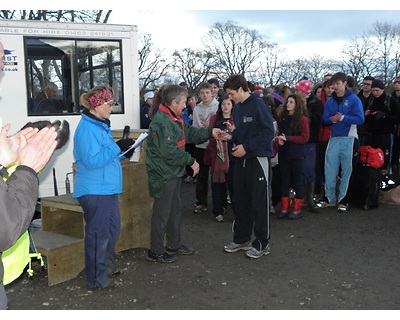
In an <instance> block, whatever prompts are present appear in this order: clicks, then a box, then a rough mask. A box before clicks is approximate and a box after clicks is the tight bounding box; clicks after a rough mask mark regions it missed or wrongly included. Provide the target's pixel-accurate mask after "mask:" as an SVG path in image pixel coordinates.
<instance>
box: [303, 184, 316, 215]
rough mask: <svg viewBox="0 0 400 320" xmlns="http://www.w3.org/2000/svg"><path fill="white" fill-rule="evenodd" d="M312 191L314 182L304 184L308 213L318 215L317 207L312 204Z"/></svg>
mask: <svg viewBox="0 0 400 320" xmlns="http://www.w3.org/2000/svg"><path fill="white" fill-rule="evenodd" d="M314 189H315V182H306V188H305V191H306V201H307V206H308V211H310V212H314V213H318V207H317V206H316V205H315V202H314Z"/></svg>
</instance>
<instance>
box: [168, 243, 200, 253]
mask: <svg viewBox="0 0 400 320" xmlns="http://www.w3.org/2000/svg"><path fill="white" fill-rule="evenodd" d="M165 249H166V250H167V252H168V253H171V254H182V255H189V254H193V253H194V250H193V248H188V247H186V246H185V245H181V246H180V247H179V248H178V249H171V248H168V247H166V248H165Z"/></svg>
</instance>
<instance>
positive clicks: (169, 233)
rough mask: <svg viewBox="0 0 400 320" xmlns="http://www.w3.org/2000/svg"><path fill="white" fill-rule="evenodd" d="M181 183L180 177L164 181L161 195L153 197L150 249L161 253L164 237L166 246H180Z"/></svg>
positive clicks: (163, 249) (173, 247) (175, 247)
mask: <svg viewBox="0 0 400 320" xmlns="http://www.w3.org/2000/svg"><path fill="white" fill-rule="evenodd" d="M181 184H182V180H181V179H180V178H175V179H170V180H167V181H165V184H164V188H163V192H162V194H163V195H162V197H161V198H154V203H153V215H152V217H151V230H150V251H151V252H153V253H155V254H163V253H164V252H165V248H164V238H165V236H166V237H167V246H168V247H169V248H171V249H177V248H179V247H180V246H181V224H182V208H181Z"/></svg>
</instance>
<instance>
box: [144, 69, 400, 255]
mask: <svg viewBox="0 0 400 320" xmlns="http://www.w3.org/2000/svg"><path fill="white" fill-rule="evenodd" d="M354 82H355V81H354V78H353V77H350V76H348V75H346V74H345V73H342V72H337V73H335V74H327V75H326V76H325V77H324V79H323V81H321V82H320V83H315V84H312V83H311V82H310V81H309V80H308V79H307V78H306V77H304V78H302V79H300V80H299V81H298V82H297V83H296V85H295V87H294V88H293V89H290V88H289V87H288V86H286V85H284V84H279V85H277V86H276V87H274V88H268V89H264V88H263V87H262V86H260V85H254V84H252V83H251V82H249V81H247V80H246V79H245V78H244V77H242V76H239V75H233V76H231V77H230V78H229V79H227V80H226V82H225V83H224V85H223V89H221V88H220V85H219V82H218V80H217V79H215V78H213V79H210V80H209V81H208V82H204V83H202V84H200V86H199V87H198V90H197V93H191V94H190V96H189V94H188V93H187V92H186V93H185V94H186V97H189V99H187V100H188V101H189V103H188V104H187V105H186V106H185V108H183V109H182V119H184V121H183V122H184V123H185V126H186V125H187V128H192V127H193V128H209V129H211V128H214V129H218V130H220V134H219V135H217V137H215V136H213V137H210V138H209V139H206V140H204V141H203V142H202V143H198V144H196V145H195V147H194V150H193V149H190V146H193V144H192V142H191V141H189V139H188V138H187V134H186V130H188V129H187V128H186V127H185V130H184V131H185V134H184V136H185V137H186V140H185V148H183V147H182V146H180V147H181V148H182V150H181V151H182V152H184V151H185V157H190V159H191V160H190V161H189V162H188V163H186V164H185V167H186V170H184V171H182V174H181V175H180V178H181V179H182V180H183V181H185V182H187V183H190V182H191V181H195V183H196V198H195V199H194V202H195V208H194V213H196V214H201V213H204V212H206V211H208V210H209V207H210V208H211V207H212V212H213V215H214V218H215V220H216V221H217V222H223V221H224V215H225V213H226V212H227V207H228V206H229V205H231V206H232V209H233V213H234V218H235V223H234V226H233V231H234V237H233V242H231V243H230V244H228V245H226V246H225V247H224V250H225V251H226V252H236V251H238V250H246V255H247V256H248V257H251V258H259V257H261V256H263V255H266V254H268V253H269V238H270V235H269V219H270V213H275V212H276V217H277V218H278V219H284V218H286V219H291V220H297V219H299V218H301V217H302V216H303V214H304V208H307V209H308V211H309V212H314V213H317V212H320V211H321V210H323V209H324V208H327V207H335V208H336V210H337V211H338V212H346V211H347V210H348V208H349V204H350V203H351V202H352V201H351V200H352V199H351V197H352V188H355V187H356V184H355V181H354V176H353V171H354V168H355V167H356V166H357V163H358V161H359V158H358V148H359V147H360V146H361V145H371V146H372V147H373V148H380V149H382V150H383V153H384V155H385V161H384V165H383V166H382V167H381V168H379V170H380V172H381V174H388V173H391V174H398V173H399V145H400V143H399V142H400V138H399V137H400V126H399V124H400V77H397V78H396V79H395V81H394V91H393V92H392V94H389V93H388V92H385V89H387V88H386V87H385V85H384V83H383V81H382V80H380V79H375V78H374V77H372V76H366V77H365V78H364V80H363V83H362V88H361V90H359V89H358V88H357V86H356V85H355V83H354ZM185 85H186V84H185ZM180 86H182V85H181V84H180ZM182 87H183V86H182ZM186 87H187V86H186ZM156 95H157V94H156ZM162 101H165V100H162ZM163 107H165V106H163ZM167 108H168V107H167ZM168 110H169V111H170V109H169V108H168ZM173 117H176V119H175V120H174V121H178V120H177V119H180V118H181V117H180V116H179V115H178V114H176V113H173V116H172V117H171V116H170V118H171V119H172V118H173ZM152 129H153V130H154V128H152V124H151V123H150V130H152ZM151 132H153V131H151ZM221 132H222V133H221ZM152 140H153V139H151V140H150V141H149V143H150V145H152V143H153V142H152ZM178 142H179V141H178ZM180 142H181V143H182V140H181V141H180ZM178 145H179V143H178ZM189 150H191V151H189ZM153 157H154V155H151V154H148V158H149V159H148V160H147V161H152V160H151V159H152V158H153ZM192 161H194V163H197V164H198V166H199V173H198V174H196V172H195V171H194V170H190V169H191V164H192ZM187 168H189V170H188V169H187ZM178 177H179V175H177V176H175V177H174V178H178ZM193 179H195V180H193ZM209 180H210V182H209ZM166 181H167V180H166ZM260 182H261V183H260ZM209 185H210V186H211V198H212V204H211V205H209V204H208V203H207V199H208V187H209ZM261 203H262V204H263V205H261ZM279 203H280V206H281V207H280V210H275V207H276V206H277V205H278V204H279ZM170 212H171V214H172V212H173V210H170ZM271 216H272V215H271ZM253 232H254V237H255V239H254V240H251V239H252V233H253ZM163 234H164V233H161V235H163ZM167 239H168V237H167ZM185 248H186V247H185ZM154 250H156V249H154ZM158 250H159V251H157V252H152V251H151V250H150V251H149V256H154V255H153V253H155V254H156V256H161V257H162V255H164V254H165V252H161V251H162V250H161V246H159V249H158ZM176 252H177V251H176V250H175V253H176ZM190 252H191V250H190ZM178 253H179V252H178ZM186 253H187V252H186ZM150 260H152V261H161V262H165V261H163V260H164V259H163V258H160V259H158V258H154V259H150ZM168 260H169V261H168V262H170V260H171V259H168Z"/></svg>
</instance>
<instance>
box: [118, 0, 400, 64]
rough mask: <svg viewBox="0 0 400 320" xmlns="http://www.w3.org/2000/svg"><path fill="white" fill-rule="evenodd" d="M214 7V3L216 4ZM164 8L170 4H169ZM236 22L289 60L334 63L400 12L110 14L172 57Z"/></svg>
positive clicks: (167, 11) (394, 20)
mask: <svg viewBox="0 0 400 320" xmlns="http://www.w3.org/2000/svg"><path fill="white" fill-rule="evenodd" d="M214 1H216V0H214ZM167 2H168V1H167ZM229 20H230V21H233V22H236V23H237V24H238V25H240V26H243V27H247V28H250V29H255V30H258V31H259V33H260V34H261V35H263V36H265V37H266V39H268V40H270V41H272V42H275V43H277V44H278V45H279V46H280V47H284V48H287V50H288V55H289V56H290V57H295V56H297V57H298V56H310V55H312V54H313V53H314V52H318V53H320V54H322V55H323V56H325V57H326V58H334V57H336V56H337V55H338V54H339V53H340V50H341V47H342V45H343V44H345V43H346V42H347V41H348V40H349V39H351V38H352V37H355V36H357V35H360V34H362V33H363V32H367V31H369V30H371V29H372V28H373V24H374V23H375V22H377V21H378V22H389V23H391V24H397V23H400V11H398V10H390V11H375V10H374V11H371V10H364V11H360V10H346V11H334V10H257V11H255V10H229V11H227V10H207V11H205V10H191V11H178V10H173V9H171V8H166V9H164V10H145V9H140V10H137V11H136V12H135V13H134V14H132V12H128V11H126V10H122V9H119V8H115V9H113V13H112V15H111V21H112V22H113V23H123V24H125V23H129V24H136V25H137V26H138V30H139V32H142V33H150V34H151V35H152V39H153V42H154V45H155V46H157V47H159V48H160V49H164V48H166V49H167V50H171V51H173V50H174V49H178V50H179V49H182V48H186V47H191V48H199V47H200V45H199V43H200V40H201V38H202V37H203V36H204V35H205V34H206V33H207V31H208V30H209V29H210V27H211V26H212V25H214V24H215V23H216V22H220V23H226V22H227V21H229Z"/></svg>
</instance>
